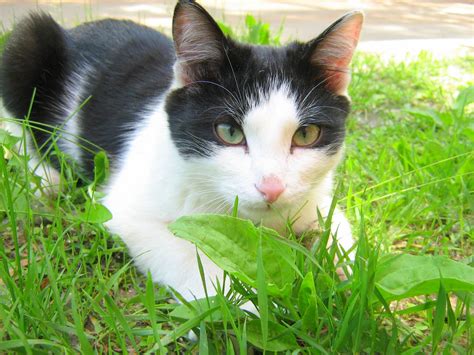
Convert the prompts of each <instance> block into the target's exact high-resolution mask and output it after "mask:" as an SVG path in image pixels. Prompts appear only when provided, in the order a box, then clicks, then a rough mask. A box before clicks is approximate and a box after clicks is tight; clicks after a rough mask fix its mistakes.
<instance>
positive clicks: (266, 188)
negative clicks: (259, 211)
mask: <svg viewBox="0 0 474 355" xmlns="http://www.w3.org/2000/svg"><path fill="white" fill-rule="evenodd" d="M255 187H256V188H257V190H258V191H259V192H260V193H261V194H262V195H263V198H264V199H265V201H267V202H268V203H273V202H275V201H276V200H277V199H278V197H279V196H280V195H281V194H282V193H283V191H285V185H283V183H282V182H281V180H280V179H279V178H277V177H276V176H274V175H270V176H266V177H264V178H263V179H262V182H260V183H259V184H256V185H255Z"/></svg>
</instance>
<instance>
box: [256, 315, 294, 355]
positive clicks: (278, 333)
mask: <svg viewBox="0 0 474 355" xmlns="http://www.w3.org/2000/svg"><path fill="white" fill-rule="evenodd" d="M261 332H262V328H261V325H260V320H259V319H254V320H251V321H250V322H247V339H248V341H249V342H250V343H252V344H253V345H255V346H257V347H259V348H260V349H263V350H267V351H285V350H293V349H296V348H297V347H298V344H297V343H296V338H295V336H294V335H293V333H291V331H290V330H289V329H288V328H286V327H284V326H283V325H280V324H278V323H273V322H268V339H267V341H266V343H265V344H264V343H263V337H262V333H261Z"/></svg>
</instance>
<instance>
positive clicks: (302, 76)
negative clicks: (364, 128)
mask: <svg viewBox="0 0 474 355" xmlns="http://www.w3.org/2000/svg"><path fill="white" fill-rule="evenodd" d="M361 23H362V17H361V15H360V14H359V13H355V14H352V15H350V16H346V17H345V18H343V19H341V20H339V21H338V22H337V23H335V24H334V25H332V26H331V27H330V28H329V29H328V30H327V31H326V32H325V33H324V34H323V35H322V36H320V37H319V38H318V39H316V40H314V41H312V42H310V43H308V44H299V43H293V44H290V45H288V46H286V47H282V48H272V47H252V46H247V45H241V44H236V43H235V42H233V41H232V40H230V39H227V38H225V37H224V36H223V35H222V33H221V32H220V30H219V29H218V27H217V25H216V24H215V23H214V21H213V20H212V19H211V18H210V16H209V15H208V14H207V13H206V12H205V11H204V10H203V9H202V8H201V7H200V6H198V5H197V4H195V3H193V2H191V1H182V2H180V4H178V6H177V8H176V10H175V15H174V25H173V35H174V47H175V48H173V42H172V41H171V40H169V39H168V38H167V37H165V36H163V35H162V34H160V33H158V32H156V31H154V30H151V29H149V28H146V27H143V26H139V25H135V24H133V23H131V22H125V21H116V20H104V21H99V22H94V23H90V24H85V25H82V26H79V27H77V28H75V29H72V30H68V31H65V30H63V29H62V28H60V27H59V26H58V25H57V24H56V23H55V22H54V21H53V20H52V19H51V18H50V17H48V16H44V15H37V16H32V17H31V18H30V19H28V20H26V21H25V22H23V23H22V24H20V26H19V27H18V28H17V29H16V30H15V31H14V32H13V35H12V38H11V39H10V41H9V43H8V45H7V47H6V51H5V56H4V59H3V68H2V80H3V93H2V95H3V100H4V104H5V106H6V108H7V109H8V110H9V111H10V112H11V113H12V114H13V115H14V116H16V117H19V118H21V117H23V116H25V115H26V114H27V112H28V107H29V103H30V100H31V95H32V92H33V88H36V96H35V104H34V105H33V110H32V111H31V116H30V120H32V121H40V122H44V123H48V124H54V125H59V126H63V127H64V128H65V129H66V131H67V132H69V133H71V134H72V135H68V134H63V135H62V137H61V138H60V139H59V141H58V144H59V147H60V148H61V149H62V150H64V151H65V152H66V153H68V154H69V155H70V156H71V157H72V158H73V159H74V160H76V161H77V162H78V163H79V165H80V166H82V167H83V169H84V171H86V172H91V171H92V158H93V155H92V153H88V152H87V151H84V150H81V149H80V148H78V143H82V144H86V143H84V142H83V141H82V140H81V139H79V138H77V136H81V137H83V138H84V139H85V140H87V141H90V142H92V143H93V144H94V145H97V146H99V147H101V148H102V149H104V150H105V151H106V152H107V153H108V155H109V157H110V159H111V164H112V168H111V178H110V181H109V182H108V183H107V185H106V186H105V191H106V197H105V199H104V204H105V205H106V206H107V207H108V208H109V210H110V211H111V212H112V215H113V219H112V220H111V221H110V222H108V227H109V228H110V229H111V230H112V231H113V232H115V233H117V234H118V235H120V237H121V238H122V239H123V240H124V241H125V243H126V244H127V246H128V248H129V250H130V253H131V255H132V256H133V257H134V258H135V261H136V263H137V265H138V266H139V267H140V269H141V270H142V271H147V270H150V271H151V275H152V277H153V279H154V280H155V281H157V282H160V283H163V284H166V285H169V286H171V287H173V288H174V289H175V290H177V291H178V292H180V293H181V294H182V295H183V296H184V297H185V298H186V299H193V298H194V297H197V298H199V297H202V296H204V293H203V288H202V281H201V278H200V276H199V271H198V266H197V260H196V248H195V247H194V246H193V245H192V244H190V243H189V242H187V241H184V240H182V239H179V238H177V237H175V236H173V235H172V234H171V233H170V232H169V231H168V229H167V225H168V224H169V223H170V222H172V221H174V220H175V219H176V218H178V217H180V216H182V215H189V214H195V213H226V212H228V211H230V210H231V208H232V206H233V203H234V200H235V197H236V196H238V197H239V215H240V216H241V217H243V218H248V219H251V220H253V221H254V222H255V223H260V222H261V223H263V224H264V225H266V226H268V227H271V228H274V229H277V230H279V231H281V232H284V231H285V226H286V223H287V220H288V219H293V220H295V223H294V224H293V228H294V230H295V231H296V232H297V233H301V232H304V231H307V230H310V229H314V228H317V223H316V220H317V210H318V209H319V210H320V211H321V213H322V214H323V215H325V214H327V212H328V209H329V207H330V204H331V201H332V185H333V172H334V169H335V167H336V166H337V163H338V162H339V160H340V158H341V155H342V147H343V138H344V131H345V130H344V125H345V119H346V116H347V113H348V110H349V101H348V99H347V97H346V96H345V91H346V89H347V85H348V83H349V77H348V74H347V66H348V64H349V61H350V59H351V57H352V52H353V50H354V49H355V45H356V43H357V39H358V36H359V32H360V26H361ZM347 38H349V39H347ZM338 41H339V42H340V43H337V42H338ZM174 49H176V52H175V50H174ZM175 53H176V54H175ZM89 97H90V99H89V100H88V101H87V99H88V98H89ZM84 101H87V102H86V103H85V104H84V107H82V108H81V110H79V111H78V112H77V113H75V111H76V110H77V108H78V106H79V105H81V103H83V102H84ZM302 127H303V128H302ZM297 135H298V136H297ZM311 137H313V138H315V139H314V141H310V140H311V139H312V138H311ZM35 139H36V140H37V141H38V143H39V145H41V144H42V143H44V142H45V141H46V140H47V139H48V136H47V135H45V134H43V133H40V132H38V133H36V132H35ZM239 139H240V140H239ZM305 142H309V143H310V144H309V145H304V144H303V143H305ZM86 145H87V144H86ZM88 147H89V148H91V150H96V149H94V146H93V145H88ZM332 229H333V231H337V238H338V240H339V242H340V243H341V245H342V247H343V248H344V249H346V250H347V249H349V248H350V247H351V246H352V243H353V240H352V237H351V231H350V226H349V224H348V222H347V220H346V219H345V217H344V215H343V214H342V213H341V212H340V211H338V210H336V213H335V215H334V217H333V224H332ZM201 258H202V262H203V266H204V269H205V271H206V276H207V278H208V282H209V284H210V282H214V281H215V278H216V277H217V278H219V277H222V271H221V270H220V269H219V268H217V267H216V266H215V265H214V264H213V263H212V262H211V261H210V260H209V259H208V258H207V257H206V256H205V255H202V256H201Z"/></svg>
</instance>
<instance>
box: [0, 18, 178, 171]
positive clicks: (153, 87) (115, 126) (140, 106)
mask: <svg viewBox="0 0 474 355" xmlns="http://www.w3.org/2000/svg"><path fill="white" fill-rule="evenodd" d="M174 61H175V52H174V47H173V42H172V41H171V40H170V39H169V38H168V37H166V36H165V35H163V34H161V33H160V32H158V31H156V30H154V29H151V28H148V27H145V26H142V25H139V24H135V23H133V22H131V21H124V20H114V19H107V20H99V21H94V22H89V23H85V24H82V25H80V26H78V27H75V28H72V29H64V28H63V27H62V26H60V25H59V24H58V23H57V22H56V21H55V20H54V19H53V18H52V17H51V16H49V15H47V14H44V13H37V14H32V15H30V16H29V17H27V18H25V19H24V20H22V21H21V22H20V23H19V24H18V25H17V26H16V27H15V28H14V30H13V32H12V34H11V36H10V38H9V40H8V42H7V45H6V47H5V51H4V53H3V56H2V61H1V65H0V83H1V84H0V88H1V91H2V92H1V96H2V99H3V102H4V105H5V107H6V109H7V110H8V112H9V113H10V114H12V115H13V116H14V117H17V118H23V117H25V116H28V117H29V120H30V121H31V122H35V121H36V122H40V123H41V124H47V125H49V126H60V127H63V128H64V129H65V131H66V132H67V134H69V135H70V136H71V137H73V138H70V139H61V138H60V139H59V146H60V148H61V149H62V150H63V151H65V152H66V153H68V154H69V155H70V156H72V157H73V158H74V159H75V160H76V161H78V162H79V163H80V164H81V165H82V166H83V167H85V170H86V171H91V169H92V158H93V154H92V153H91V151H92V152H93V151H96V150H97V147H100V149H103V150H105V151H106V152H107V153H108V154H109V156H111V157H115V156H119V155H120V154H121V153H122V150H123V148H124V146H125V144H126V142H127V140H129V139H130V137H132V135H133V132H134V131H135V130H136V129H137V127H139V125H140V122H141V121H142V120H143V118H144V117H145V116H146V111H147V110H148V108H149V107H151V106H153V104H154V103H155V102H156V101H157V100H159V99H160V97H162V95H163V94H164V93H165V91H166V90H167V89H168V88H169V86H170V85H171V81H172V78H173V64H174ZM31 103H33V105H30V104H31ZM30 106H31V109H30ZM33 134H34V136H35V139H36V141H37V142H38V145H39V146H44V147H45V149H48V146H49V143H48V142H50V134H49V133H48V132H42V131H40V130H38V131H36V130H34V131H33ZM78 136H80V137H82V138H81V141H79V140H78V139H77V138H75V137H78ZM83 140H85V141H86V142H90V143H91V145H90V148H88V149H86V150H84V149H83V148H81V147H80V146H81V144H82V145H84V144H85V143H81V142H83ZM86 145H87V144H86Z"/></svg>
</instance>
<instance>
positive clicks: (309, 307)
mask: <svg viewBox="0 0 474 355" xmlns="http://www.w3.org/2000/svg"><path fill="white" fill-rule="evenodd" d="M298 307H299V311H300V314H301V315H302V321H303V328H304V329H311V328H312V327H313V326H314V325H315V324H316V318H317V313H316V312H317V308H316V287H315V285H314V276H313V273H312V272H311V271H310V272H308V273H307V274H306V276H305V278H304V279H303V282H302V283H301V286H300V289H299V291H298Z"/></svg>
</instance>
